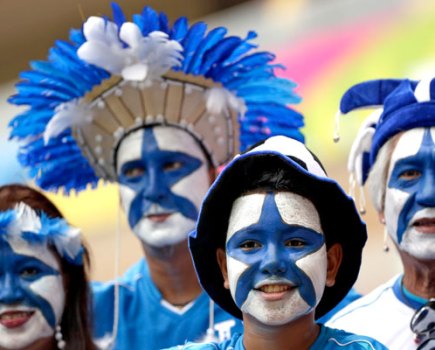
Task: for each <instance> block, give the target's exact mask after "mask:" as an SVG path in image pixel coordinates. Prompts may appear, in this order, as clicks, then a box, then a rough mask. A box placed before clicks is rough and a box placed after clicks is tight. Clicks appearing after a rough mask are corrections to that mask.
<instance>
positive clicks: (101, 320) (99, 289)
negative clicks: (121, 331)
mask: <svg viewBox="0 0 435 350" xmlns="http://www.w3.org/2000/svg"><path fill="white" fill-rule="evenodd" d="M91 288H92V292H93V311H94V314H93V336H94V338H96V339H98V338H102V337H104V336H107V335H109V334H112V331H113V315H114V312H113V308H114V295H115V294H114V292H115V288H114V284H113V283H111V282H108V283H102V282H92V283H91Z"/></svg>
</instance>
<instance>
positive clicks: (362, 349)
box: [167, 325, 387, 350]
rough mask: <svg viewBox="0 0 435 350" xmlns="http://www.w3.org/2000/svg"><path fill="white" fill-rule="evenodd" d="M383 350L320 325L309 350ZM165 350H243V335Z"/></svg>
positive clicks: (371, 342)
mask: <svg viewBox="0 0 435 350" xmlns="http://www.w3.org/2000/svg"><path fill="white" fill-rule="evenodd" d="M332 349H342V350H385V349H387V348H386V347H385V346H384V345H382V344H381V343H379V342H377V341H376V340H374V339H371V338H369V337H365V336H361V335H356V334H352V333H347V332H345V331H342V330H339V329H334V328H329V327H326V326H323V325H321V328H320V334H319V336H318V337H317V339H316V341H315V342H314V344H313V345H312V346H311V347H310V349H309V350H332ZM167 350H245V347H244V346H243V335H242V334H235V335H233V337H232V338H231V339H230V340H226V341H224V342H221V343H219V344H218V343H206V344H193V343H189V344H185V345H179V346H175V347H172V348H170V349H167Z"/></svg>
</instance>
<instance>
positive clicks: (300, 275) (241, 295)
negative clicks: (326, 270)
mask: <svg viewBox="0 0 435 350" xmlns="http://www.w3.org/2000/svg"><path fill="white" fill-rule="evenodd" d="M291 240H298V241H302V242H303V246H297V247H292V246H288V245H287V242H289V241H291ZM251 241H255V242H257V243H258V244H259V245H260V247H258V248H254V249H250V250H243V249H242V248H241V246H243V244H245V243H246V242H251ZM323 244H324V237H323V235H322V234H320V233H317V232H315V231H313V230H311V229H308V228H305V227H301V226H298V225H288V224H285V223H284V222H283V220H282V218H281V215H280V213H279V211H278V208H277V206H276V203H275V200H274V195H273V194H267V195H266V198H265V201H264V204H263V208H262V213H261V216H260V219H259V221H258V223H255V224H253V225H251V226H248V227H246V228H244V229H242V230H240V231H238V232H236V233H235V234H234V235H233V236H232V237H231V238H230V239H229V241H228V242H227V246H226V248H227V254H228V255H229V256H230V257H232V258H233V259H236V260H239V261H241V262H243V263H245V264H247V265H249V268H248V269H247V270H246V271H245V272H244V273H242V275H241V276H240V278H239V280H238V283H237V289H236V298H235V299H236V300H235V301H236V304H237V305H238V306H239V307H241V305H242V304H243V303H244V301H245V300H246V298H247V296H248V294H249V292H250V291H251V290H252V289H254V288H255V286H256V285H257V284H258V283H259V282H261V281H263V280H266V279H270V278H281V279H285V280H287V281H290V282H291V283H292V285H294V286H296V287H298V288H299V290H300V294H301V296H302V298H303V299H304V300H305V301H306V303H307V304H308V305H310V306H314V305H315V303H316V295H315V291H314V287H313V284H312V282H311V280H310V279H309V277H308V276H307V275H306V274H305V273H304V272H303V271H302V270H301V269H299V268H298V267H297V265H296V261H297V260H299V259H301V258H302V257H304V256H307V255H309V254H311V253H313V252H316V251H317V250H319V249H320V248H321V247H322V246H323Z"/></svg>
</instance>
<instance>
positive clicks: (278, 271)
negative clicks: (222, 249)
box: [226, 192, 327, 325]
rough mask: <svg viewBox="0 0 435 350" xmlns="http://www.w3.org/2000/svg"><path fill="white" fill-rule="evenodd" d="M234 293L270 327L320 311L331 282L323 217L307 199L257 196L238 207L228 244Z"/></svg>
mask: <svg viewBox="0 0 435 350" xmlns="http://www.w3.org/2000/svg"><path fill="white" fill-rule="evenodd" d="M226 258H227V269H228V282H229V288H230V292H231V295H232V297H233V299H234V300H235V302H236V305H237V306H238V307H239V308H240V309H241V310H242V312H243V313H246V314H250V315H251V316H253V317H254V318H256V319H257V320H258V321H260V322H261V323H264V324H267V325H283V324H287V323H289V322H291V321H293V320H295V319H297V318H299V317H300V316H302V315H305V314H308V313H310V312H312V311H313V310H314V308H315V307H316V305H317V304H318V303H319V301H320V299H321V297H322V294H323V290H324V287H325V282H326V273H327V255H326V246H325V239H324V235H323V232H322V228H321V225H320V218H319V215H318V212H317V210H316V208H315V207H314V205H313V204H312V203H311V202H310V201H309V200H308V199H306V198H304V197H302V196H300V195H297V194H294V193H290V192H278V193H254V194H248V195H244V196H241V197H239V198H238V199H237V200H236V201H235V202H234V204H233V207H232V211H231V215H230V219H229V226H228V232H227V240H226Z"/></svg>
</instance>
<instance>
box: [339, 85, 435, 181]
mask: <svg viewBox="0 0 435 350" xmlns="http://www.w3.org/2000/svg"><path fill="white" fill-rule="evenodd" d="M362 108H368V109H375V110H374V111H373V112H372V114H370V115H369V116H368V117H367V119H366V120H365V121H364V122H363V123H362V125H361V127H360V129H359V131H358V135H357V137H356V138H355V140H354V142H353V144H352V148H351V152H350V154H349V159H348V170H349V172H350V174H351V182H352V181H353V180H352V179H354V180H355V181H356V182H357V183H358V184H359V185H360V186H363V185H364V183H365V182H366V180H367V177H368V174H369V172H370V169H371V168H372V166H373V164H374V163H375V161H376V157H377V155H378V152H379V150H380V148H381V147H382V146H383V145H384V144H385V143H386V142H387V141H388V140H389V139H390V138H392V137H393V136H394V135H396V134H398V133H400V132H402V131H406V130H410V129H413V128H418V127H431V126H435V78H432V77H431V78H428V79H423V80H421V81H412V80H408V79H381V80H370V81H366V82H362V83H359V84H356V85H354V86H352V87H351V88H349V89H348V90H347V91H346V92H345V93H344V95H343V97H342V98H341V101H340V110H339V112H338V114H337V124H338V118H339V117H340V115H342V114H346V113H349V112H351V111H354V110H357V109H362ZM337 139H338V135H336V140H337Z"/></svg>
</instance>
